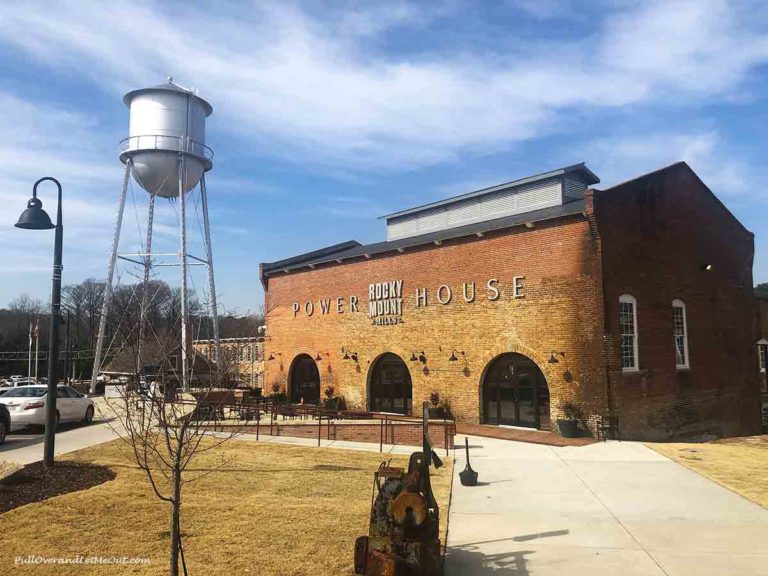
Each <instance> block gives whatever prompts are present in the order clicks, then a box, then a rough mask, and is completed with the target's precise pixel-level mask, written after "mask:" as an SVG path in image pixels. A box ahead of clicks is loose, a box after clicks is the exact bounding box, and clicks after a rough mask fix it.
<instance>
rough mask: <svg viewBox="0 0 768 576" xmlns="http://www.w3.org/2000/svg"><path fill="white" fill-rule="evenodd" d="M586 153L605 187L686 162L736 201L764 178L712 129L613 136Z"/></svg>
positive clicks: (589, 146)
mask: <svg viewBox="0 0 768 576" xmlns="http://www.w3.org/2000/svg"><path fill="white" fill-rule="evenodd" d="M584 151H585V154H586V155H587V156H588V157H590V158H594V159H595V162H594V165H593V166H592V168H594V169H595V170H596V171H597V173H598V174H599V175H600V178H601V180H602V182H601V184H600V185H599V186H598V187H608V186H612V185H614V184H618V183H620V182H623V181H626V180H629V179H631V178H634V177H636V176H640V175H641V174H643V173H645V172H648V171H650V170H655V169H658V168H660V167H662V166H666V165H669V164H673V163H675V162H678V161H680V160H684V161H685V162H687V163H688V164H689V165H690V166H691V168H693V170H694V171H695V172H696V173H697V174H698V175H699V176H700V177H701V178H702V180H704V182H705V184H707V186H709V187H710V189H712V190H713V191H714V192H715V193H716V194H717V195H719V196H722V197H724V198H728V197H729V198H730V199H731V200H738V199H739V198H740V197H743V196H745V195H751V194H754V193H755V192H756V190H758V189H759V187H756V186H755V183H756V182H760V181H763V182H765V181H766V178H765V175H764V174H761V173H760V172H759V171H757V170H756V169H755V168H754V167H752V166H750V165H748V164H747V163H746V162H743V161H741V160H740V159H739V157H738V156H736V155H733V154H731V153H730V152H729V150H728V149H727V146H726V145H725V143H724V142H723V140H722V138H721V137H720V135H719V134H718V133H717V132H716V131H713V130H710V131H699V132H696V131H694V132H689V133H676V132H663V131H662V132H653V133H649V134H643V135H640V136H638V135H630V136H614V137H607V138H601V139H597V140H593V141H591V142H588V143H587V144H586V145H585V146H584Z"/></svg>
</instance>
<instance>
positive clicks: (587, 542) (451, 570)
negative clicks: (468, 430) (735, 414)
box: [445, 437, 768, 576]
mask: <svg viewBox="0 0 768 576" xmlns="http://www.w3.org/2000/svg"><path fill="white" fill-rule="evenodd" d="M458 440H460V441H461V444H463V438H461V439H458V438H457V445H459V442H458ZM456 457H457V460H456V466H455V473H456V477H455V478H454V487H453V495H452V501H451V511H450V518H449V526H448V553H447V557H446V565H445V576H459V575H462V576H470V575H471V576H483V575H490V574H493V575H500V576H513V575H514V576H524V575H532V576H533V575H536V576H539V575H557V576H566V575H567V576H580V575H589V576H601V575H620V576H663V575H668V576H709V575H712V576H715V575H717V576H724V575H728V576H730V575H734V576H736V575H738V576H755V575H766V576H768V510H765V509H763V508H761V507H760V506H758V505H756V504H753V503H751V502H749V501H747V500H745V499H743V498H741V497H740V496H738V495H736V494H734V493H732V492H730V491H729V490H727V489H725V488H722V487H721V486H719V485H717V484H715V483H713V482H711V481H709V480H707V479H706V478H704V477H702V476H699V475H698V474H696V473H695V472H693V471H690V470H688V469H686V468H684V467H682V466H680V465H679V464H676V463H675V462H672V461H671V460H668V459H667V458H665V457H663V456H661V455H660V454H657V453H656V452H654V451H653V450H651V449H650V448H647V447H646V446H644V445H643V444H640V443H635V442H608V443H605V444H603V443H598V444H592V445H590V446H584V447H578V448H577V447H566V448H558V447H550V446H540V445H533V444H521V443H517V442H509V441H504V440H495V439H489V438H477V437H470V458H471V460H472V466H473V468H474V469H475V470H476V471H478V472H479V474H480V482H481V485H479V486H476V487H471V488H470V487H464V486H462V485H461V483H460V482H459V478H458V474H459V472H461V470H463V469H464V465H465V461H464V454H463V451H459V450H457V451H456Z"/></svg>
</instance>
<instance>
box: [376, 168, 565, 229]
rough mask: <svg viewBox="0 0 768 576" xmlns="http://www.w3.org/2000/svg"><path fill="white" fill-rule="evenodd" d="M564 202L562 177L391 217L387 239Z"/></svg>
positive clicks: (388, 223) (388, 222) (491, 218)
mask: <svg viewBox="0 0 768 576" xmlns="http://www.w3.org/2000/svg"><path fill="white" fill-rule="evenodd" d="M562 202H563V187H562V183H561V180H560V177H557V178H551V179H548V180H542V181H539V182H535V183H532V184H527V185H524V186H517V187H515V188H509V189H507V190H500V191H498V192H493V193H490V194H488V195H486V196H479V197H475V198H471V199H466V200H458V201H457V202H455V203H453V204H446V205H443V206H440V207H436V208H434V209H432V210H425V211H423V212H419V213H416V214H413V215H406V216H402V217H398V218H396V219H392V220H388V221H387V239H389V240H393V239H397V238H407V237H409V236H415V235H417V234H423V233H425V232H434V231H436V230H446V229H448V228H453V227H455V226H463V225H465V224H471V223H474V222H483V221H485V220H493V219H494V218H502V217H504V216H511V215H513V214H520V213H523V212H529V211H532V210H538V209H540V208H546V207H549V206H557V205H559V204H562Z"/></svg>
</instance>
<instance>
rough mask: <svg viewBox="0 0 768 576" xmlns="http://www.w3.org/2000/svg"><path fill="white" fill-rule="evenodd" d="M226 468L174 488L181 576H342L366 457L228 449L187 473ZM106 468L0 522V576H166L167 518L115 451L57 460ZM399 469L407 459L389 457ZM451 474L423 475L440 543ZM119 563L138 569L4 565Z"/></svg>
mask: <svg viewBox="0 0 768 576" xmlns="http://www.w3.org/2000/svg"><path fill="white" fill-rule="evenodd" d="M222 457H224V458H226V460H227V463H226V464H225V465H224V469H223V470H221V471H217V472H215V473H212V474H208V475H203V476H202V477H200V478H199V479H197V480H195V481H194V482H192V483H190V484H187V485H186V486H185V487H184V493H183V502H182V530H183V532H184V534H185V539H184V548H185V552H186V557H187V563H188V566H189V568H190V573H191V574H205V575H206V576H230V575H233V574H253V575H254V576H255V575H257V574H258V575H259V576H273V575H274V576H276V575H295V576H306V575H313V576H314V575H324V574H325V575H329V576H331V575H332V576H341V575H351V574H353V573H354V572H353V568H352V560H353V552H354V541H355V538H356V537H357V536H359V535H362V534H367V531H368V514H369V510H370V501H371V488H372V483H373V472H374V470H375V469H376V468H377V467H378V465H379V463H380V462H381V461H382V459H383V458H382V456H381V455H379V454H376V453H370V452H357V451H352V450H334V449H320V448H299V447H291V446H279V445H274V444H266V443H255V442H246V441H237V440H232V441H230V442H228V443H226V444H225V445H224V446H222V447H221V448H219V449H216V450H212V451H210V452H205V453H203V454H201V455H200V458H199V459H198V460H196V461H195V462H194V468H195V470H197V471H205V470H206V469H210V468H211V467H218V466H220V465H221V458H222ZM65 458H66V459H74V460H78V461H84V462H94V463H98V464H104V465H107V466H109V467H110V468H111V469H112V470H113V471H114V472H115V473H116V474H117V478H116V479H115V480H113V481H111V482H107V483H105V484H101V485H99V486H96V487H94V488H91V489H89V490H86V491H83V492H76V493H71V494H66V495H63V496H58V497H55V498H51V499H49V500H47V501H45V502H40V503H36V504H29V505H26V506H22V507H21V508H18V509H16V510H11V511H10V512H7V513H5V514H2V515H0V574H11V573H12V574H18V575H22V574H34V575H35V576H43V575H48V574H56V575H63V574H66V575H68V574H72V573H77V574H81V575H92V574H93V575H97V574H101V575H107V574H109V575H115V574H142V575H150V574H167V573H168V572H167V570H168V569H167V566H168V552H167V549H168V532H167V530H168V514H169V510H168V507H167V505H166V504H164V503H162V502H160V501H159V500H158V499H157V498H156V497H155V496H154V495H153V493H152V492H151V489H150V487H149V484H148V482H147V481H146V479H145V477H144V476H143V475H142V473H141V472H140V471H139V470H138V469H137V468H136V467H135V466H134V465H133V464H132V463H131V462H130V461H129V460H128V458H127V453H126V452H125V448H124V446H122V445H121V444H119V441H116V442H111V443H108V444H102V445H100V446H95V447H91V448H88V449H85V450H80V451H78V452H74V453H72V454H69V455H67V456H66V457H65ZM393 464H395V465H403V466H405V465H407V457H402V456H396V457H394V458H393ZM451 467H452V464H451V463H450V462H447V465H446V466H445V467H444V468H442V469H441V470H440V471H438V472H436V473H435V476H434V477H433V487H434V490H435V494H436V496H437V500H438V502H439V504H440V507H441V512H442V514H441V516H442V518H441V520H442V522H441V524H442V527H441V532H442V534H443V536H442V539H443V542H444V541H445V530H446V523H447V516H448V514H447V512H448V502H449V495H450V481H451V470H450V469H451ZM28 555H40V556H44V557H51V556H55V557H74V556H77V555H82V556H86V557H87V556H93V555H100V556H105V557H109V556H117V557H122V556H128V557H145V558H149V559H150V560H151V563H150V564H149V565H142V566H127V565H123V566H109V565H82V566H77V567H76V568H75V567H73V566H52V565H47V566H41V565H20V566H14V558H15V557H16V556H22V557H27V556H28Z"/></svg>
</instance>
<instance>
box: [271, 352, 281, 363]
mask: <svg viewBox="0 0 768 576" xmlns="http://www.w3.org/2000/svg"><path fill="white" fill-rule="evenodd" d="M277 356H280V360H281V361H282V359H283V353H282V352H278V353H277ZM274 359H275V353H274V352H272V353H271V354H270V355H269V358H267V360H274Z"/></svg>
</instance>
